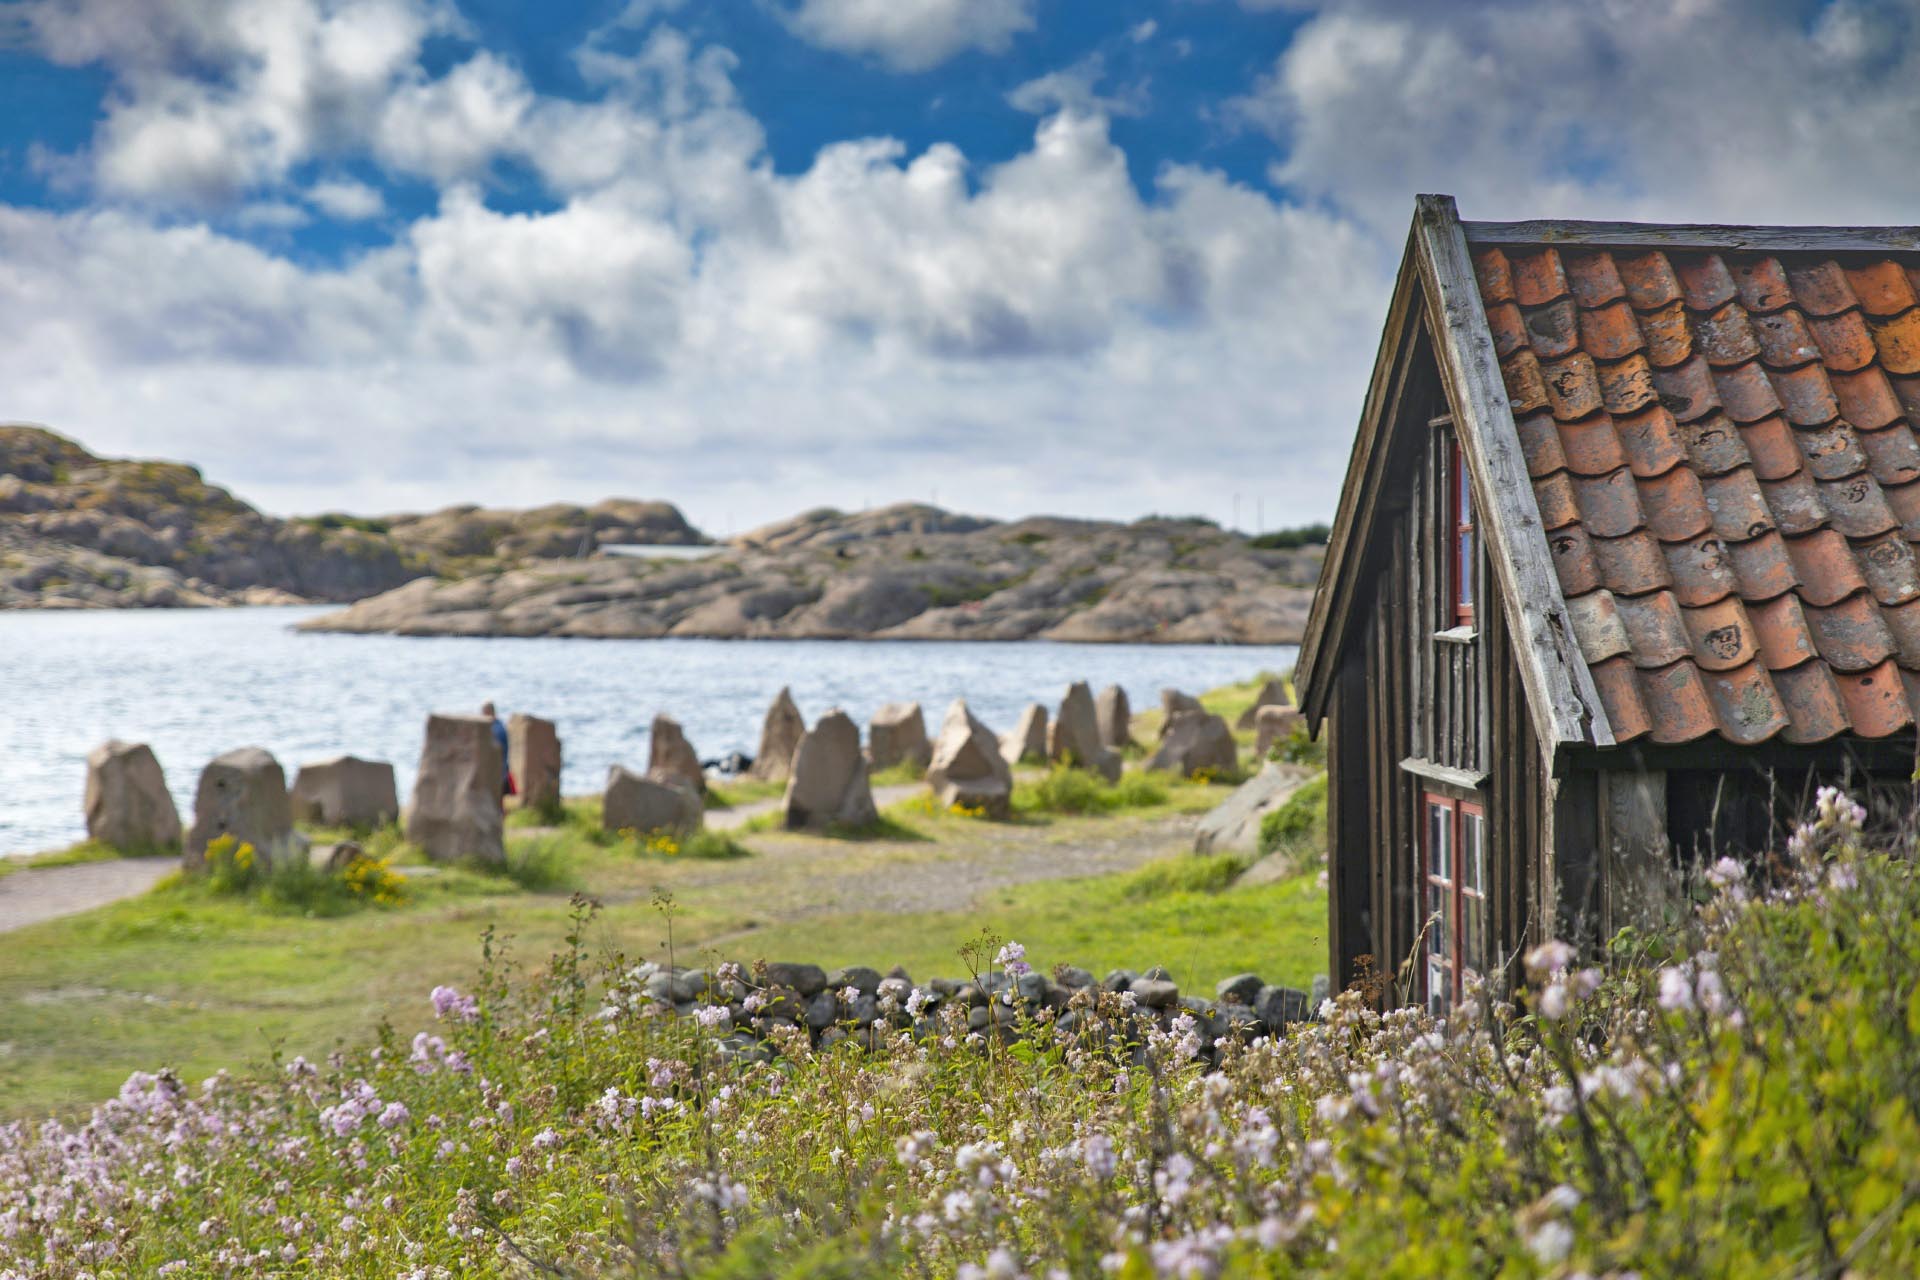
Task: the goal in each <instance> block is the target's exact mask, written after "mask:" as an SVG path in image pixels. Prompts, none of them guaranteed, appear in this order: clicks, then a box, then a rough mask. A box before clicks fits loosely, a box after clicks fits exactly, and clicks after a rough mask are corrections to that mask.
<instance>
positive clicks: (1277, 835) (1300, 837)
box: [1259, 773, 1327, 857]
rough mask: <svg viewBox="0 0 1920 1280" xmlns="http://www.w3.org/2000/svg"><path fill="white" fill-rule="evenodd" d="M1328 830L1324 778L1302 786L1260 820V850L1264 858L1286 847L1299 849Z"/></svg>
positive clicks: (1315, 779) (1325, 782) (1324, 775)
mask: <svg viewBox="0 0 1920 1280" xmlns="http://www.w3.org/2000/svg"><path fill="white" fill-rule="evenodd" d="M1326 829H1327V775H1326V774H1324V773H1323V774H1321V775H1320V776H1319V777H1317V778H1314V779H1313V780H1312V781H1310V782H1306V783H1303V784H1301V786H1300V788H1299V790H1297V791H1295V792H1294V793H1293V794H1292V795H1290V796H1288V797H1287V799H1286V802H1285V803H1284V804H1282V805H1280V806H1279V807H1278V808H1276V809H1272V810H1269V811H1268V813H1267V815H1266V816H1265V817H1263V818H1261V819H1260V842H1259V849H1260V853H1261V855H1262V856H1263V857H1264V856H1265V855H1267V854H1269V853H1273V852H1276V851H1277V850H1279V849H1282V848H1287V847H1298V846H1299V845H1301V844H1304V843H1306V842H1307V841H1308V840H1310V839H1311V838H1312V837H1313V836H1314V835H1315V833H1321V834H1324V833H1325V832H1326Z"/></svg>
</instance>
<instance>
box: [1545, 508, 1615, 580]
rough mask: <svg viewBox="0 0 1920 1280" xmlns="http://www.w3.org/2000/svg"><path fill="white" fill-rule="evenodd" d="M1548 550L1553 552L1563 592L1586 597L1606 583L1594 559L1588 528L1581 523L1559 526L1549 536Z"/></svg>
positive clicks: (1555, 569)
mask: <svg viewBox="0 0 1920 1280" xmlns="http://www.w3.org/2000/svg"><path fill="white" fill-rule="evenodd" d="M1547 550H1548V551H1549V552H1551V553H1552V554H1553V569H1554V573H1555V574H1556V575H1557V576H1558V577H1559V579H1560V594H1561V595H1563V596H1583V595H1585V594H1586V593H1587V592H1589V591H1592V590H1593V589H1594V588H1596V587H1601V586H1605V585H1606V580H1605V579H1604V578H1602V577H1601V576H1600V562H1599V561H1598V560H1597V559H1595V558H1594V554H1593V546H1592V544H1591V542H1590V541H1589V540H1588V538H1587V531H1586V530H1585V529H1582V528H1581V527H1580V526H1579V525H1577V524H1570V525H1568V526H1566V527H1565V528H1564V529H1555V530H1554V531H1553V532H1552V533H1549V534H1548V535H1547Z"/></svg>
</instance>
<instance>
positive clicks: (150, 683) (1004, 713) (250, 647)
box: [0, 609, 1294, 854]
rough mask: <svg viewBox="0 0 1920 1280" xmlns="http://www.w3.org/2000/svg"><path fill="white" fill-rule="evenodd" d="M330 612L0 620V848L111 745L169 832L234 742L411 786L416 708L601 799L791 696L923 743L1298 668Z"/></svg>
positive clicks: (715, 746) (806, 708)
mask: <svg viewBox="0 0 1920 1280" xmlns="http://www.w3.org/2000/svg"><path fill="white" fill-rule="evenodd" d="M322 612H325V610H323V609H211V610H178V611H171V610H168V611H163V610H134V611H128V612H87V613H0V854H17V853H28V852H33V851H36V850H40V849H50V848H57V847H59V846H62V845H65V844H69V843H71V842H72V841H74V840H77V839H79V838H80V837H81V836H83V835H84V834H85V829H84V823H83V820H82V816H81V796H82V793H83V791H84V790H85V784H86V758H87V753H88V752H89V751H90V750H92V749H93V747H94V746H95V745H96V744H98V743H100V742H102V741H104V740H105V739H107V738H112V737H118V738H125V739H128V740H130V741H136V742H146V743H149V744H151V745H152V747H153V749H154V751H155V752H156V753H157V754H158V755H159V757H160V763H161V765H162V766H163V767H164V768H165V770H166V773H167V783H168V786H169V787H170V788H171V789H172V791H173V794H174V796H175V798H176V800H177V801H178V803H179V805H180V814H181V819H182V820H183V821H190V820H191V810H192V802H193V788H194V783H195V781H196V779H197V777H198V774H199V770H200V768H201V766H203V765H204V764H205V763H206V762H207V761H208V760H210V759H212V758H213V757H214V756H216V755H218V754H220V753H221V752H222V751H227V750H231V749H232V748H234V747H242V746H261V747H265V748H267V749H268V750H269V751H271V752H273V753H274V755H276V756H277V757H279V759H280V763H281V764H282V765H284V766H285V767H286V770H287V781H288V782H289V783H291V782H292V781H293V774H294V771H295V769H296V768H297V767H298V766H299V765H300V763H301V762H303V761H310V760H319V759H325V758H326V757H328V756H333V755H338V754H341V753H343V752H350V753H352V754H354V755H359V756H365V757H369V758H371V759H376V760H390V761H392V762H393V764H394V766H395V768H396V770H397V771H398V773H399V781H400V789H401V795H402V796H403V797H404V796H405V795H406V794H407V791H408V789H409V788H410V787H411V785H412V781H413V771H414V765H415V763H416V761H417V760H418V758H419V755H420V745H421V739H422V732H423V727H424V724H425V719H426V715H427V712H429V711H435V710H438V711H448V710H451V711H463V712H471V711H473V710H475V709H477V708H478V706H479V704H480V703H481V702H482V701H483V700H485V699H488V698H491V699H493V701H494V702H495V703H496V704H497V705H498V706H499V708H500V713H501V715H502V717H505V716H506V715H508V714H510V713H512V712H514V711H529V712H532V713H533V714H535V715H541V716H545V717H547V718H548V719H551V720H553V721H554V722H555V723H557V724H558V725H559V727H560V736H561V743H562V748H563V751H564V754H565V760H566V777H565V780H564V781H565V787H566V790H567V791H568V792H569V793H570V794H571V793H577V792H591V791H597V790H599V789H600V786H601V783H602V781H603V780H604V778H605V776H606V772H607V767H608V766H609V765H612V764H626V765H629V766H631V767H636V768H641V767H644V766H645V765H646V761H647V725H648V722H649V721H651V720H652V718H653V716H654V713H655V712H657V711H666V712H668V713H669V714H671V715H672V716H673V717H674V718H675V719H677V720H679V721H680V723H681V724H682V725H683V726H684V727H685V728H686V731H687V735H688V737H689V738H691V739H692V741H693V744H694V747H695V748H696V749H697V750H698V751H699V752H700V754H701V755H702V756H703V757H707V758H711V757H714V756H719V755H723V754H725V753H727V752H729V751H736V750H737V751H748V752H751V751H752V750H754V748H755V747H756V746H757V745H758V742H759V735H760V720H761V717H762V716H763V715H764V714H765V713H766V708H767V704H768V703H769V702H770V701H771V700H772V699H773V696H774V695H775V694H776V693H778V692H779V690H780V686H781V685H783V684H784V685H790V686H791V687H792V689H793V696H794V698H795V700H796V701H797V702H798V703H799V704H800V710H801V713H802V714H803V715H805V716H806V717H807V720H808V722H809V723H812V721H813V719H814V718H815V717H816V716H818V715H819V714H820V713H821V712H823V711H826V710H827V709H828V708H830V707H835V706H838V707H842V708H844V709H845V710H846V711H847V712H848V713H849V714H851V715H852V716H853V717H854V719H855V720H856V721H858V722H860V723H861V724H862V725H864V724H865V723H866V720H867V718H868V717H869V716H870V715H872V714H873V712H874V711H875V710H877V709H878V708H879V707H880V705H881V704H882V703H885V702H892V701H897V700H914V701H918V702H919V703H920V705H921V706H922V707H923V708H924V709H925V710H926V714H927V720H928V731H929V732H935V731H937V730H938V727H939V722H940V717H941V715H942V714H943V713H944V711H945V709H946V706H947V703H948V702H949V701H951V700H952V699H953V698H956V697H964V698H966V699H967V701H968V703H969V704H970V705H971V706H972V707H973V709H974V711H975V713H976V714H978V715H979V716H980V717H981V718H982V719H983V720H985V721H986V722H987V723H988V724H989V725H991V726H992V727H993V728H994V729H996V730H998V731H1003V732H1004V731H1005V730H1007V729H1010V728H1012V727H1013V722H1014V719H1015V717H1016V716H1018V714H1019V712H1020V709H1021V708H1022V707H1024V706H1025V705H1026V704H1027V703H1028V702H1033V701H1039V702H1044V703H1046V704H1048V706H1049V708H1051V707H1053V706H1055V705H1057V704H1058V701H1059V698H1060V694H1061V692H1062V691H1063V690H1064V689H1065V687H1066V686H1067V684H1068V683H1070V682H1071V681H1073V680H1080V679H1084V680H1089V681H1092V682H1093V685H1094V687H1095V689H1098V688H1099V687H1100V686H1102V685H1104V684H1108V683H1118V684H1120V685H1121V686H1122V687H1124V688H1125V689H1126V690H1127V692H1128V694H1129V695H1130V696H1131V697H1132V699H1133V703H1134V706H1135V708H1136V709H1139V708H1141V707H1143V706H1146V705H1148V704H1150V703H1152V702H1154V701H1155V700H1156V699H1157V697H1158V691H1159V690H1160V688H1161V687H1162V686H1165V685H1173V686H1176V687H1179V688H1182V689H1186V690H1188V691H1190V692H1196V693H1197V692H1199V691H1200V690H1202V689H1206V688H1209V687H1211V686H1214V685H1219V684H1225V683H1227V682H1229V681H1233V680H1243V679H1246V678H1247V677H1249V676H1251V675H1253V674H1254V673H1255V672H1257V671H1260V670H1262V669H1271V670H1284V669H1286V668H1287V667H1290V666H1291V665H1292V664H1293V657H1294V649H1293V647H1292V646H1280V647H1269V648H1252V647H1235V646H1224V645H1222V646H1203V645H1177V646H1174V645H1066V644H1049V643H1045V642H1037V641H1028V642H1021V643H1014V644H993V643H941V642H926V643H921V642H903V641H892V642H889V641H818V640H752V641H728V640H506V639H500V640H466V639H444V640H443V639H409V638H402V637H398V636H333V635H303V634H300V633H298V632H295V631H293V630H292V629H291V628H292V625H293V624H294V623H296V622H298V621H300V620H301V619H303V618H307V617H312V616H315V615H316V614H318V613H322Z"/></svg>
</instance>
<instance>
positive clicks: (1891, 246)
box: [1421, 196, 1920, 253]
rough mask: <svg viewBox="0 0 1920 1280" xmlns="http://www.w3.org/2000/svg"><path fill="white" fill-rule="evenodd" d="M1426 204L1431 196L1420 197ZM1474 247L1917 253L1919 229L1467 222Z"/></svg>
mask: <svg viewBox="0 0 1920 1280" xmlns="http://www.w3.org/2000/svg"><path fill="white" fill-rule="evenodd" d="M1421 198H1422V199H1426V197H1424V196H1423V197H1421ZM1460 225H1461V227H1462V229H1463V230H1464V231H1465V232H1466V237H1467V243H1468V244H1471V245H1488V246H1491V245H1521V244H1525V245H1583V246H1592V247H1594V248H1618V249H1682V250H1686V249H1719V250H1727V249H1744V250H1750V251H1753V252H1760V253H1912V252H1915V251H1920V227H1730V226H1714V225H1709V224H1700V225H1682V226H1664V225H1661V224H1659V223H1652V222H1560V221H1552V220H1543V221H1535V222H1464V223H1461V224H1460Z"/></svg>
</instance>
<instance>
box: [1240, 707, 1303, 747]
mask: <svg viewBox="0 0 1920 1280" xmlns="http://www.w3.org/2000/svg"><path fill="white" fill-rule="evenodd" d="M1306 727H1307V715H1306V712H1304V711H1302V710H1300V708H1298V707H1261V708H1260V711H1259V713H1258V714H1257V715H1255V716H1254V717H1253V758H1254V759H1256V760H1265V759H1266V758H1267V753H1268V752H1269V751H1271V750H1273V747H1274V744H1275V743H1279V742H1285V741H1286V740H1287V739H1288V738H1291V737H1292V736H1293V735H1294V731H1295V730H1299V729H1305V728H1306Z"/></svg>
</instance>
